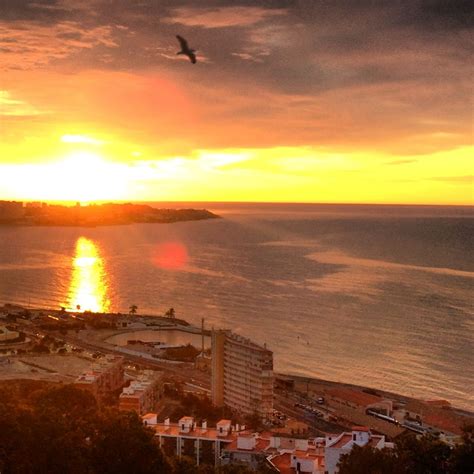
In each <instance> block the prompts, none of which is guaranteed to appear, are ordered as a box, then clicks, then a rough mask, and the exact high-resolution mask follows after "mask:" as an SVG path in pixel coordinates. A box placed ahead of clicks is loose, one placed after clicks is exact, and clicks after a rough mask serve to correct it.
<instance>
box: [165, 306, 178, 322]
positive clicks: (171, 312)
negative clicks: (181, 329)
mask: <svg viewBox="0 0 474 474" xmlns="http://www.w3.org/2000/svg"><path fill="white" fill-rule="evenodd" d="M165 316H166V317H167V318H170V319H175V318H176V312H175V310H174V308H170V309H169V310H168V311H166V313H165Z"/></svg>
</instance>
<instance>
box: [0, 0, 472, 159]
mask: <svg viewBox="0 0 474 474" xmlns="http://www.w3.org/2000/svg"><path fill="white" fill-rule="evenodd" d="M470 3H471V2H465V1H455V0H452V1H450V2H448V1H425V0H413V1H410V2H373V1H369V0H359V1H357V2H354V1H353V0H344V1H340V0H339V1H337V0H335V1H331V2H329V1H315V0H293V1H290V0H268V1H255V0H247V1H244V0H242V1H235V0H219V1H218V0H203V1H201V2H199V3H198V2H191V1H182V0H178V1H174V0H173V1H172V0H162V1H158V0H141V1H140V2H130V1H129V0H115V1H109V0H30V1H27V0H6V1H4V7H3V10H2V16H1V18H0V52H1V53H2V59H1V63H2V67H3V68H4V70H8V69H10V70H13V69H18V68H21V69H29V70H32V71H35V70H37V69H43V70H48V68H54V69H55V70H60V71H61V70H64V71H67V72H80V71H83V70H90V69H99V70H106V71H109V72H110V71H115V72H127V73H133V74H136V75H154V74H156V75H163V76H166V77H169V78H172V80H173V81H175V82H176V84H177V85H178V86H179V87H182V88H183V89H186V90H187V91H189V93H190V94H191V95H192V96H193V97H194V100H195V101H196V102H197V103H199V104H200V106H201V107H202V108H203V109H204V108H206V117H205V118H203V119H202V120H203V122H206V123H205V124H203V125H202V127H209V129H212V127H213V126H215V124H216V123H222V122H226V123H228V126H229V127H234V128H235V130H238V133H237V132H236V134H235V136H236V138H234V140H235V141H236V142H237V141H238V143H239V144H241V145H242V144H245V143H247V144H255V143H257V142H258V140H261V141H264V142H265V143H270V142H272V141H273V142H278V143H280V142H283V143H284V142H285V140H286V141H288V140H290V138H288V137H289V136H291V140H294V141H295V142H297V141H300V142H308V143H332V142H338V141H340V140H341V139H344V140H346V141H349V142H353V143H366V142H368V141H369V137H370V139H371V142H372V143H375V144H376V146H382V147H388V148H390V149H393V148H395V149H396V151H397V152H398V153H399V152H400V150H403V152H404V153H406V154H410V153H412V152H416V153H422V152H423V150H429V152H432V151H433V150H434V149H447V148H454V147H456V146H459V145H460V144H461V143H466V142H467V141H468V134H469V126H468V125H466V124H469V120H470V113H471V112H470V105H469V100H466V98H467V97H468V96H469V94H470V93H471V84H470V75H471V63H470V60H471V56H470V51H469V34H468V32H467V30H466V28H467V26H469V25H471V24H472V8H470ZM176 34H182V35H183V36H185V37H187V38H188V39H189V41H190V43H191V44H192V45H193V46H194V47H195V48H197V49H198V58H199V61H198V64H197V65H196V66H193V67H189V66H190V65H189V64H188V63H187V62H186V61H181V60H180V59H181V58H177V57H176V51H177V49H178V45H177V42H176V39H175V35H176ZM214 92H215V93H214ZM252 95H253V97H249V96H252ZM201 97H209V102H205V101H204V100H202V99H201ZM261 97H265V100H260V98H261ZM433 117H436V119H437V120H436V121H430V120H431V119H432V118H433ZM233 122H234V123H233ZM242 122H246V124H243V123H242ZM276 123H285V126H286V127H287V129H288V130H292V133H286V134H281V133H279V132H280V130H279V129H278V128H277V129H274V128H275V124H276ZM442 133H443V134H444V135H441V134H442ZM237 137H238V138H237ZM389 142H390V143H389ZM380 144H382V145H380ZM405 162H406V161H405ZM392 164H396V163H392ZM400 164H401V163H400Z"/></svg>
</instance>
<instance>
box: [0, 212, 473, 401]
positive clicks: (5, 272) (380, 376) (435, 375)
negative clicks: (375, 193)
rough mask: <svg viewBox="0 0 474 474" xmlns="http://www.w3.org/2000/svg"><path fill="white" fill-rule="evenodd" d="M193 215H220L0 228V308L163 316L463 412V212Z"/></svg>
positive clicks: (316, 370)
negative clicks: (227, 332)
mask: <svg viewBox="0 0 474 474" xmlns="http://www.w3.org/2000/svg"><path fill="white" fill-rule="evenodd" d="M191 206H192V207H197V206H196V205H195V204H194V205H191ZM191 206H190V207H191ZM201 206H202V207H206V208H208V209H210V210H213V211H215V212H217V213H218V214H220V215H222V216H223V217H224V219H216V220H209V221H200V222H186V223H177V224H171V225H160V224H149V225H146V224H145V225H131V226H117V227H101V228H39V227H37V228H15V227H5V226H4V227H0V303H6V302H10V303H19V304H25V305H30V306H40V307H59V306H60V305H66V306H68V307H75V306H76V305H77V304H80V305H81V308H82V309H107V308H109V309H111V310H114V311H124V312H125V311H128V307H129V306H130V305H132V304H136V305H137V306H138V312H139V313H151V314H162V313H163V312H164V311H165V310H166V309H168V308H169V307H174V308H175V310H176V314H177V316H179V317H183V318H184V319H187V320H189V321H191V322H195V323H200V320H201V318H202V317H204V318H205V319H206V325H207V326H208V327H210V326H215V327H228V328H232V329H233V330H234V331H237V332H239V333H241V334H243V335H246V336H248V337H251V338H252V339H255V340H257V341H259V342H262V343H263V342H266V343H267V344H268V345H269V346H270V348H271V349H272V350H273V351H274V354H275V368H276V370H279V371H287V372H292V373H298V374H306V375H313V376H319V377H323V378H326V379H331V380H338V381H345V382H350V383H356V384H362V385H368V386H372V387H375V388H382V389H386V390H393V391H396V392H400V393H404V394H407V395H415V396H419V397H422V398H435V397H441V398H446V399H448V400H451V401H452V402H453V403H454V404H455V405H457V406H460V407H464V408H468V409H474V397H473V394H474V386H473V380H474V349H473V341H474V316H473V292H472V290H473V282H474V279H473V278H474V262H473V254H472V248H473V246H472V235H473V227H474V211H473V208H452V207H422V206H416V207H403V206H340V205H281V204H266V205H260V204H259V205H256V204H254V205H251V204H241V205H239V204H212V203H209V204H202V205H201ZM170 207H171V205H170ZM174 207H180V206H176V205H174Z"/></svg>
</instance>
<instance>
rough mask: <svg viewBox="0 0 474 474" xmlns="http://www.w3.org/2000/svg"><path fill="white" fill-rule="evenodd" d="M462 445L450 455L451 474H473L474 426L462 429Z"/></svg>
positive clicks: (470, 425)
mask: <svg viewBox="0 0 474 474" xmlns="http://www.w3.org/2000/svg"><path fill="white" fill-rule="evenodd" d="M462 439H463V443H462V444H460V445H458V446H456V448H454V450H453V452H452V453H451V473H452V474H472V473H473V472H474V424H469V425H466V426H465V427H464V428H463V436H462Z"/></svg>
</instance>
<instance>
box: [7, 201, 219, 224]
mask: <svg viewBox="0 0 474 474" xmlns="http://www.w3.org/2000/svg"><path fill="white" fill-rule="evenodd" d="M218 217H219V216H217V215H216V214H213V213H212V212H210V211H208V210H206V209H156V208H154V207H151V206H148V205H146V204H131V203H104V204H91V205H82V204H81V203H80V202H77V203H76V204H75V205H69V206H65V205H59V204H48V203H46V202H41V201H30V202H22V201H0V224H6V225H17V226H82V227H96V226H104V225H119V224H120V225H125V224H136V223H144V224H151V223H154V224H160V223H172V222H181V221H195V220H202V219H215V218H218Z"/></svg>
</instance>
